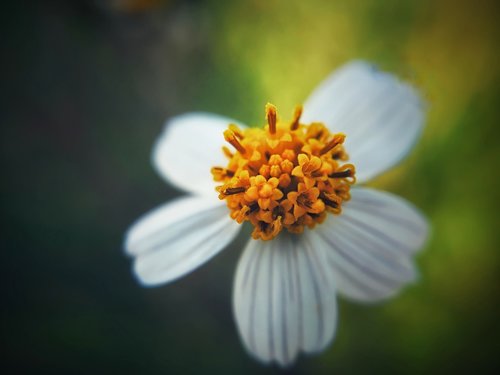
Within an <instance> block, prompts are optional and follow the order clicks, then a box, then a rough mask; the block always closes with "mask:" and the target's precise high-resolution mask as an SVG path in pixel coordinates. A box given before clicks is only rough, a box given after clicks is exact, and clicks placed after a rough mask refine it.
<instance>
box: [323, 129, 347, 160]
mask: <svg viewBox="0 0 500 375" xmlns="http://www.w3.org/2000/svg"><path fill="white" fill-rule="evenodd" d="M344 141H345V134H343V133H338V134H335V135H334V136H333V138H332V140H331V141H330V142H328V143H327V144H326V145H325V147H323V148H322V149H321V150H320V152H319V153H320V155H323V154H326V153H327V152H328V151H331V150H333V148H334V147H335V146H338V145H341V144H342V143H344Z"/></svg>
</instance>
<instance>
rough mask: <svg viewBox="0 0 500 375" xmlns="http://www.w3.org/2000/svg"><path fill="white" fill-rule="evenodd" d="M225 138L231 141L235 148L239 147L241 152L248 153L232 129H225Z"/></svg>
mask: <svg viewBox="0 0 500 375" xmlns="http://www.w3.org/2000/svg"><path fill="white" fill-rule="evenodd" d="M224 139H225V140H226V142H229V143H230V144H231V145H232V146H233V147H234V148H235V149H237V150H238V151H239V152H240V153H242V154H244V153H246V149H245V147H243V145H242V144H241V143H240V141H238V138H236V135H235V134H234V132H233V131H232V130H230V129H227V130H225V131H224Z"/></svg>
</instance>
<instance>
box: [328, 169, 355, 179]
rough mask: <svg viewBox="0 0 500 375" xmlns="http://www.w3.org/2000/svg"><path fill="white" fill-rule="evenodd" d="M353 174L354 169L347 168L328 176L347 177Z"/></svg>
mask: <svg viewBox="0 0 500 375" xmlns="http://www.w3.org/2000/svg"><path fill="white" fill-rule="evenodd" d="M353 174H354V173H353V171H352V170H351V169H346V170H345V171H341V172H333V173H332V174H331V175H329V176H328V177H331V178H346V177H352V176H353Z"/></svg>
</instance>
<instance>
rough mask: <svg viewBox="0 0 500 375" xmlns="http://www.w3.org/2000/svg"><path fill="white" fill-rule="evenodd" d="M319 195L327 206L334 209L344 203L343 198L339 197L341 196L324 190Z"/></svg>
mask: <svg viewBox="0 0 500 375" xmlns="http://www.w3.org/2000/svg"><path fill="white" fill-rule="evenodd" d="M319 197H320V198H321V200H322V201H323V202H324V203H325V204H326V205H327V206H329V207H331V208H334V209H337V208H339V207H340V204H341V203H342V199H339V197H337V196H335V195H333V194H325V193H323V192H322V193H321V194H320V196H319Z"/></svg>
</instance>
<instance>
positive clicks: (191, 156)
mask: <svg viewBox="0 0 500 375" xmlns="http://www.w3.org/2000/svg"><path fill="white" fill-rule="evenodd" d="M229 124H238V125H239V126H243V125H241V124H239V123H238V122H237V121H235V120H232V119H230V118H227V117H222V116H218V115H214V114H209V113H187V114H185V115H180V116H177V117H173V118H171V119H169V120H168V121H167V123H166V125H165V129H164V131H163V133H162V134H161V135H160V137H159V138H158V140H157V141H156V144H155V146H154V149H153V155H152V158H153V165H154V166H155V167H156V169H157V171H158V173H159V174H160V175H161V176H162V177H164V178H165V179H166V180H167V181H168V182H170V183H172V184H174V185H175V186H177V187H179V188H180V189H183V190H186V191H189V192H192V193H195V194H201V195H214V194H215V192H214V189H215V186H216V183H215V182H214V180H213V177H212V174H211V173H210V169H211V168H212V167H214V166H221V167H223V166H226V165H227V162H228V160H227V158H226V157H225V156H224V154H223V153H222V146H224V145H225V142H224V135H223V132H224V130H226V129H227V127H228V125H229Z"/></svg>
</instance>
